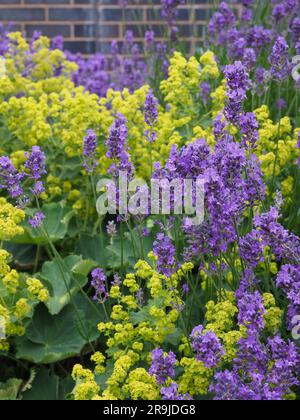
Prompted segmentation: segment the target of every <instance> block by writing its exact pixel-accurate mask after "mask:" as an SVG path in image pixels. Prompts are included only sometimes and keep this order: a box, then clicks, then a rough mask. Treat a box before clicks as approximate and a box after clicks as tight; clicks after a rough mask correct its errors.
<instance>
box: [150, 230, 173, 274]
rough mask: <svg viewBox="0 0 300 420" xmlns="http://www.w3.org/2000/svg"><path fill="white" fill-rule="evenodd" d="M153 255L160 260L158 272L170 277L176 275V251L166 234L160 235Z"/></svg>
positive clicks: (158, 261)
mask: <svg viewBox="0 0 300 420" xmlns="http://www.w3.org/2000/svg"><path fill="white" fill-rule="evenodd" d="M153 253H154V255H155V256H156V257H157V258H158V260H157V270H158V271H159V272H160V273H162V274H164V275H165V276H167V277H169V276H171V275H172V274H173V273H174V270H175V265H176V249H175V247H174V245H173V243H172V241H171V239H170V238H169V236H167V235H165V234H164V233H158V234H157V237H156V241H155V242H154V245H153Z"/></svg>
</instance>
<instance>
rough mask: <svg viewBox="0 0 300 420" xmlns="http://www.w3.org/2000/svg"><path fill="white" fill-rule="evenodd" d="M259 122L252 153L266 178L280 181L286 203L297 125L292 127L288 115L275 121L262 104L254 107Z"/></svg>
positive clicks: (290, 180) (299, 129)
mask: <svg viewBox="0 0 300 420" xmlns="http://www.w3.org/2000/svg"><path fill="white" fill-rule="evenodd" d="M255 114H256V117H257V119H258V122H259V124H260V129H259V142H258V145H257V146H258V147H257V150H256V154H257V156H258V157H259V159H260V161H261V167H262V171H263V173H264V175H265V176H266V178H267V179H272V178H273V177H276V179H277V180H278V181H279V182H280V183H281V187H282V188H281V190H282V194H283V196H284V198H285V199H286V201H287V203H288V202H289V201H290V200H291V195H292V192H293V186H294V178H293V176H292V175H291V174H292V172H291V168H292V166H293V165H295V162H296V161H297V157H298V156H299V149H298V148H297V147H296V146H297V139H298V133H299V131H300V128H296V129H294V130H293V127H292V122H291V120H290V118H289V117H283V118H281V119H280V121H279V122H278V123H274V122H273V121H272V120H271V118H270V112H269V109H268V107H267V106H266V105H263V106H262V107H260V108H259V109H257V110H256V111H255Z"/></svg>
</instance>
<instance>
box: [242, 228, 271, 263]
mask: <svg viewBox="0 0 300 420" xmlns="http://www.w3.org/2000/svg"><path fill="white" fill-rule="evenodd" d="M264 248H265V245H264V241H263V238H262V236H261V234H260V232H259V231H257V230H253V231H252V232H250V233H248V234H247V235H246V236H244V237H243V238H241V239H240V243H239V251H240V256H241V257H242V259H243V260H244V261H245V262H246V264H247V265H249V266H250V267H253V268H256V267H257V266H258V264H259V263H261V262H263V261H264Z"/></svg>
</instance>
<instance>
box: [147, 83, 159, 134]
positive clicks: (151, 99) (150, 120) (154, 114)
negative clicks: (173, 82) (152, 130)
mask: <svg viewBox="0 0 300 420" xmlns="http://www.w3.org/2000/svg"><path fill="white" fill-rule="evenodd" d="M157 107H158V101H157V99H156V98H155V96H154V95H153V92H152V90H150V91H149V92H148V94H147V96H146V101H145V108H144V116H145V123H146V124H147V125H149V127H153V126H154V125H155V124H156V122H157V119H158V111H157Z"/></svg>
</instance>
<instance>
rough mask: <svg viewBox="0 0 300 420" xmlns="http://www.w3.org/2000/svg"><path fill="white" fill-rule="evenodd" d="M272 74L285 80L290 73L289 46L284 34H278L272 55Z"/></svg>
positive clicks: (279, 79) (281, 80)
mask: <svg viewBox="0 0 300 420" xmlns="http://www.w3.org/2000/svg"><path fill="white" fill-rule="evenodd" d="M269 61H270V64H271V69H270V72H271V75H272V76H273V77H274V78H275V79H277V80H278V81H280V82H283V81H284V80H285V79H286V78H287V76H288V75H289V74H290V70H291V64H290V60H289V46H288V44H287V42H286V40H285V39H284V38H283V37H282V36H278V37H277V39H276V41H275V44H274V46H273V49H272V53H271V56H270V60H269Z"/></svg>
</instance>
